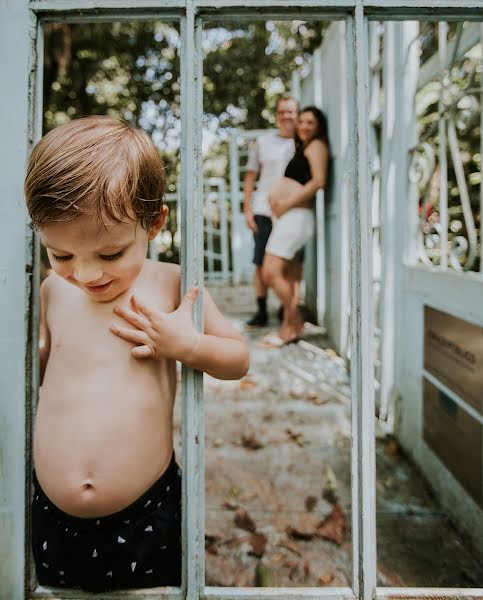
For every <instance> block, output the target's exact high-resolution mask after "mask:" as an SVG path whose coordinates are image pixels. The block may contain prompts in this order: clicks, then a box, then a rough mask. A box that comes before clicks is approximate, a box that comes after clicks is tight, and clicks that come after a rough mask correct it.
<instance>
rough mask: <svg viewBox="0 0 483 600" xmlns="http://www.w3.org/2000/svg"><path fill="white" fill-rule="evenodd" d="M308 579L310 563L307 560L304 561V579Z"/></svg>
mask: <svg viewBox="0 0 483 600" xmlns="http://www.w3.org/2000/svg"><path fill="white" fill-rule="evenodd" d="M308 577H310V562H309V561H308V559H305V560H304V578H305V579H308Z"/></svg>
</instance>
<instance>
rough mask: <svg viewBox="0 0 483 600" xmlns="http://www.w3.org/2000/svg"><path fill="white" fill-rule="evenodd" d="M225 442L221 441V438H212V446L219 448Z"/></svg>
mask: <svg viewBox="0 0 483 600" xmlns="http://www.w3.org/2000/svg"><path fill="white" fill-rule="evenodd" d="M224 443H225V442H224V441H223V438H216V439H214V440H213V447H214V448H221V447H222V446H223V444H224Z"/></svg>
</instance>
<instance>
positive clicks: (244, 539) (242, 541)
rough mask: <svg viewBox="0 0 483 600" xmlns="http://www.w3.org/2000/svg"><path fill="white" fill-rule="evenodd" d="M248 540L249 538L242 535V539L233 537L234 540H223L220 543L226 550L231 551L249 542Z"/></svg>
mask: <svg viewBox="0 0 483 600" xmlns="http://www.w3.org/2000/svg"><path fill="white" fill-rule="evenodd" d="M249 539H250V536H248V535H244V536H242V537H235V538H230V539H228V540H225V541H223V542H222V544H223V546H226V547H227V548H229V549H230V550H232V549H233V548H238V546H241V545H242V544H245V543H246V542H248V541H249Z"/></svg>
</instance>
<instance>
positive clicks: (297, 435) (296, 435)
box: [285, 429, 304, 448]
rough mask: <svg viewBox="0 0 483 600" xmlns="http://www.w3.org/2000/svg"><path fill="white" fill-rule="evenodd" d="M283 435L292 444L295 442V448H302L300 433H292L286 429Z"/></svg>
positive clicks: (302, 442) (302, 441)
mask: <svg viewBox="0 0 483 600" xmlns="http://www.w3.org/2000/svg"><path fill="white" fill-rule="evenodd" d="M285 433H286V434H287V435H288V437H289V438H290V439H291V440H292V442H295V443H296V444H297V446H300V447H301V448H302V447H303V446H304V440H303V435H302V433H301V432H300V431H292V430H291V429H286V430H285Z"/></svg>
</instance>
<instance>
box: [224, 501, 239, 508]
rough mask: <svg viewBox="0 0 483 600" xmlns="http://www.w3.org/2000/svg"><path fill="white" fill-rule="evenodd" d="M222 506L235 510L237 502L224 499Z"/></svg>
mask: <svg viewBox="0 0 483 600" xmlns="http://www.w3.org/2000/svg"><path fill="white" fill-rule="evenodd" d="M222 506H223V508H226V509H227V510H236V509H237V508H238V504H237V503H236V502H232V501H231V500H225V501H224V502H223V504H222Z"/></svg>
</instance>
